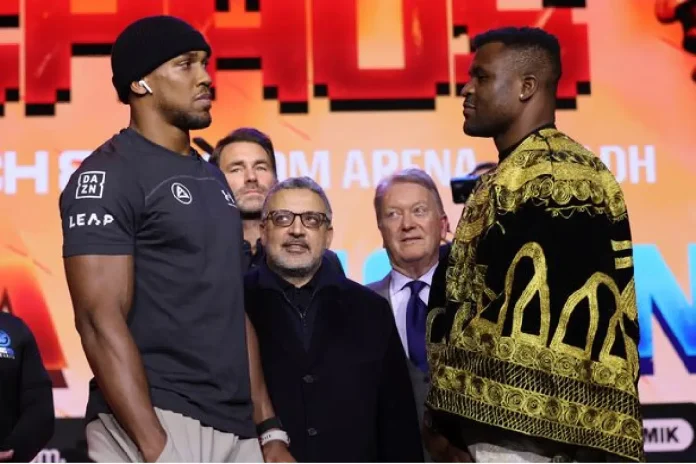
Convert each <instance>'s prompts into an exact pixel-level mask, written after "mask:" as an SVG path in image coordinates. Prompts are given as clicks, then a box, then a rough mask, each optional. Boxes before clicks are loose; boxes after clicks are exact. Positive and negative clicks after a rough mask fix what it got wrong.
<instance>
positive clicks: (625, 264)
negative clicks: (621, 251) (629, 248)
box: [614, 256, 633, 269]
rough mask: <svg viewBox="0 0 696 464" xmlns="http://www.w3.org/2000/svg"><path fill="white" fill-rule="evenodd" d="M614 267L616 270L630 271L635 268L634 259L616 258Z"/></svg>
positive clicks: (627, 257) (629, 257) (630, 257)
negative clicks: (629, 269)
mask: <svg viewBox="0 0 696 464" xmlns="http://www.w3.org/2000/svg"><path fill="white" fill-rule="evenodd" d="M614 266H615V267H616V269H628V268H629V267H633V257H632V256H624V257H622V258H614Z"/></svg>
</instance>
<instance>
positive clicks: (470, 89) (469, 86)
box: [459, 79, 474, 98]
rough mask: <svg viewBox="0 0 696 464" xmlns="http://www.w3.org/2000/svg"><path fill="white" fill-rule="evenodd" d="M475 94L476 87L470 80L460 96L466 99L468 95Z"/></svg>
mask: <svg viewBox="0 0 696 464" xmlns="http://www.w3.org/2000/svg"><path fill="white" fill-rule="evenodd" d="M472 93H474V85H473V84H472V79H469V80H468V81H467V83H466V84H464V87H462V91H461V92H459V95H460V96H462V97H464V98H466V97H467V96H468V95H471V94H472Z"/></svg>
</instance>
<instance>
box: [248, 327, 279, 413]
mask: <svg viewBox="0 0 696 464" xmlns="http://www.w3.org/2000/svg"><path fill="white" fill-rule="evenodd" d="M244 317H245V319H246V334H247V350H248V351H249V377H250V378H251V401H252V402H253V403H254V423H255V424H260V423H261V422H263V421H265V420H267V419H270V418H271V417H273V416H274V415H275V412H274V411H273V405H272V404H271V399H270V397H269V396H268V389H267V388H266V381H265V380H264V378H263V367H262V366H261V354H260V353H259V340H258V337H257V336H256V330H255V329H254V326H253V325H252V324H251V321H250V320H249V316H246V315H245V316H244Z"/></svg>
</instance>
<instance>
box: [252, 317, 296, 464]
mask: <svg viewBox="0 0 696 464" xmlns="http://www.w3.org/2000/svg"><path fill="white" fill-rule="evenodd" d="M244 318H245V320H246V335H247V350H248V351H249V377H250V379H251V401H252V403H253V404H254V413H253V414H254V423H255V424H257V425H258V424H260V423H261V422H263V421H265V420H267V419H270V418H272V417H274V416H275V412H274V411H273V404H271V398H270V397H269V395H268V389H267V388H266V381H265V379H264V377H263V366H262V365H261V353H260V352H259V339H258V337H257V336H256V329H254V325H253V324H252V323H251V321H250V320H249V316H247V315H245V316H244ZM262 452H263V457H264V460H265V461H266V462H295V459H294V458H293V457H292V455H290V452H289V451H288V449H287V446H286V445H285V443H283V442H282V441H278V440H273V441H270V442H268V443H267V444H266V446H264V447H263V448H262Z"/></svg>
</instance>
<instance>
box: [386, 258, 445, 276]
mask: <svg viewBox="0 0 696 464" xmlns="http://www.w3.org/2000/svg"><path fill="white" fill-rule="evenodd" d="M438 256H439V254H438V253H435V255H434V256H433V257H431V258H430V259H427V260H426V259H422V260H420V261H418V262H415V263H400V264H396V263H392V267H393V268H394V270H395V271H397V272H400V273H401V274H403V275H405V276H406V277H408V278H409V279H413V280H416V279H417V278H419V277H422V276H423V275H424V274H425V273H426V272H428V271H429V270H430V268H431V267H433V266H434V265H435V264H437V260H438Z"/></svg>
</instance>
